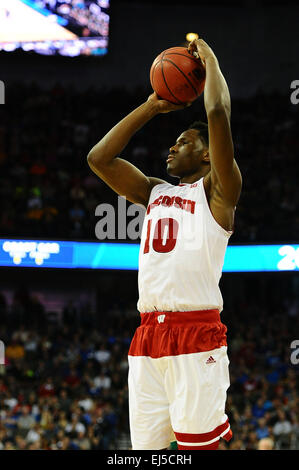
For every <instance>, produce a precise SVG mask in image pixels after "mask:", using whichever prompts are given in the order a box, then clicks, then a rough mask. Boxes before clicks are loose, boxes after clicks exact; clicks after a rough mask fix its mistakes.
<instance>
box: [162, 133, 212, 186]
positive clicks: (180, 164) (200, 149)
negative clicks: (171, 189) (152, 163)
mask: <svg viewBox="0 0 299 470" xmlns="http://www.w3.org/2000/svg"><path fill="white" fill-rule="evenodd" d="M169 151H170V154H169V155H168V157H167V160H166V163H167V173H168V174H169V175H171V176H178V177H180V178H183V177H184V176H188V175H192V174H194V173H196V172H197V171H198V170H199V169H200V167H201V165H202V160H203V157H204V156H205V154H206V153H207V149H206V147H205V146H204V143H203V141H202V140H201V138H200V136H199V133H198V131H197V130H196V129H188V130H187V131H184V132H183V133H182V134H181V135H180V136H179V137H178V139H177V141H176V143H175V145H173V146H172V147H170V149H169Z"/></svg>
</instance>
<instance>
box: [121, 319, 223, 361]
mask: <svg viewBox="0 0 299 470" xmlns="http://www.w3.org/2000/svg"><path fill="white" fill-rule="evenodd" d="M226 331H227V328H226V326H225V325H224V324H223V323H221V321H220V314H219V311H218V310H198V311H192V312H150V313H142V314H141V325H140V326H139V328H137V330H136V332H135V335H134V337H133V340H132V342H131V346H130V349H129V353H128V354H129V356H148V357H152V358H159V357H164V356H177V355H179V354H191V353H197V352H204V351H211V350H213V349H217V348H220V347H221V346H226V345H227V342H226Z"/></svg>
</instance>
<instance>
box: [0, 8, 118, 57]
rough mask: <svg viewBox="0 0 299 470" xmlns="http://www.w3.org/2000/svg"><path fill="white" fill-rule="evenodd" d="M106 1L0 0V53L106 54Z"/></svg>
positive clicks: (107, 29) (107, 21) (107, 11)
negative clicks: (17, 50)
mask: <svg viewBox="0 0 299 470" xmlns="http://www.w3.org/2000/svg"><path fill="white" fill-rule="evenodd" d="M109 21H110V16H109V0H97V1H89V0H0V50H5V51H8V52H9V51H15V50H16V49H22V50H24V51H35V52H37V53H40V54H47V55H54V54H61V55H64V56H78V55H105V54H107V52H108V41H109Z"/></svg>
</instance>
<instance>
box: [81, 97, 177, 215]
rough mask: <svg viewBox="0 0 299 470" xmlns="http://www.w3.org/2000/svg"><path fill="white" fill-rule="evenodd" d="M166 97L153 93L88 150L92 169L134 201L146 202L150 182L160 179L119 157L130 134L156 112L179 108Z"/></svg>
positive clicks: (151, 185) (154, 183) (156, 181)
mask: <svg viewBox="0 0 299 470" xmlns="http://www.w3.org/2000/svg"><path fill="white" fill-rule="evenodd" d="M184 107H185V106H178V105H174V104H172V103H169V102H168V101H164V100H159V99H158V97H157V95H156V93H153V94H152V95H150V96H149V98H148V100H147V101H146V102H145V103H143V104H142V105H140V106H139V107H138V108H136V109H134V111H132V112H131V113H130V114H128V115H127V116H126V117H125V118H124V119H122V120H121V121H120V122H119V123H118V124H116V126H114V127H113V128H112V129H111V130H110V131H109V132H108V133H107V134H106V135H105V136H104V137H103V138H102V139H101V140H100V141H99V142H98V143H97V144H96V145H95V146H94V147H93V148H92V149H91V150H90V152H89V154H88V157H87V161H88V164H89V166H90V168H91V169H92V171H93V172H94V173H95V174H96V175H98V176H99V177H100V178H101V179H102V180H103V181H105V183H107V184H108V186H110V187H111V188H112V189H113V190H114V191H115V192H116V193H118V194H119V195H121V196H125V197H126V198H127V199H128V200H129V201H131V202H134V203H136V204H138V203H139V204H143V205H144V206H146V205H147V203H148V199H149V196H150V192H151V189H152V188H153V186H155V185H156V184H159V183H163V182H164V181H163V180H160V179H158V178H152V177H147V176H146V175H144V174H143V173H142V172H141V171H140V170H139V169H138V168H136V167H135V166H134V165H132V164H131V163H130V162H128V161H126V160H124V159H122V158H119V157H118V155H119V154H120V153H121V152H122V151H123V149H124V148H125V147H126V145H127V144H128V142H129V141H130V139H131V137H132V136H133V135H134V134H135V133H136V132H137V131H138V130H139V129H140V128H141V127H143V126H144V125H145V124H146V123H147V122H148V121H149V120H150V119H152V118H153V117H154V116H156V115H157V114H159V113H168V112H170V111H175V110H178V109H182V108H184Z"/></svg>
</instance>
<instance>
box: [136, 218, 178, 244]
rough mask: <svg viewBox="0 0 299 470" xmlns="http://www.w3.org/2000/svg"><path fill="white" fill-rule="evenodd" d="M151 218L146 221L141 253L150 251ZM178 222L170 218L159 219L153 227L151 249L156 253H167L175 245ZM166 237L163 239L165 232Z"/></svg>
mask: <svg viewBox="0 0 299 470" xmlns="http://www.w3.org/2000/svg"><path fill="white" fill-rule="evenodd" d="M151 229H152V219H149V220H148V221H147V230H146V240H145V244H144V250H143V253H149V251H150V235H151ZM178 230H179V223H178V222H177V220H175V219H172V218H164V219H159V220H157V222H156V225H155V227H154V237H153V249H154V250H155V251H157V252H158V253H169V252H170V251H172V250H173V249H174V247H175V245H176V241H177V234H178ZM166 232H167V237H166V239H165V233H166Z"/></svg>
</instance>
